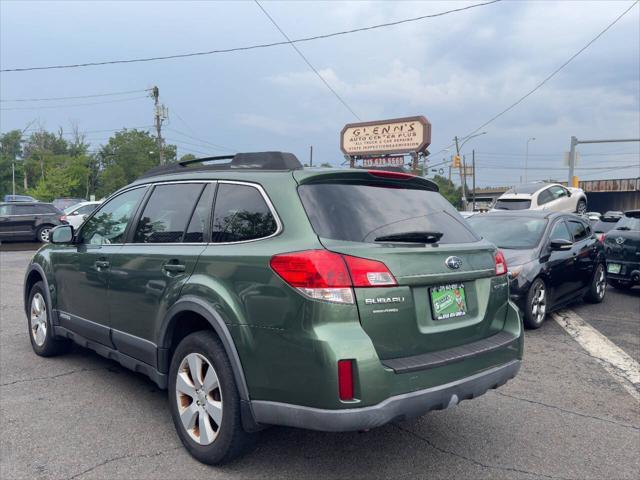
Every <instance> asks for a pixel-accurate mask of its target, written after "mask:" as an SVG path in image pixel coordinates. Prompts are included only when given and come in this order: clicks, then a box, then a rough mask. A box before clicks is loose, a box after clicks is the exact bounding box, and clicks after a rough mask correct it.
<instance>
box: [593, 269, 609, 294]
mask: <svg viewBox="0 0 640 480" xmlns="http://www.w3.org/2000/svg"><path fill="white" fill-rule="evenodd" d="M606 288H607V277H606V276H605V274H604V267H603V266H602V265H599V266H598V270H597V271H596V294H597V295H598V298H599V299H602V297H604V293H605V291H606Z"/></svg>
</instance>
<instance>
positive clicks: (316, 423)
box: [251, 360, 520, 432]
mask: <svg viewBox="0 0 640 480" xmlns="http://www.w3.org/2000/svg"><path fill="white" fill-rule="evenodd" d="M518 370H520V360H513V361H511V362H509V363H506V364H504V365H500V366H498V367H494V368H491V369H489V370H484V371H482V372H479V373H476V374H475V375H472V376H469V377H466V378H462V379H460V380H456V381H454V382H451V383H447V384H444V385H439V386H437V387H432V388H427V389H425V390H418V391H415V392H410V393H405V394H401V395H396V396H393V397H390V398H388V399H386V400H384V401H382V402H380V403H378V404H377V405H372V406H369V407H362V408H351V409H343V410H328V409H320V408H312V407H305V406H301V405H292V404H287V403H279V402H269V401H261V400H255V401H252V402H251V404H252V409H253V413H254V417H255V420H256V421H257V422H258V423H261V424H267V425H282V426H288V427H298V428H306V429H310V430H321V431H327V432H345V431H354V430H365V429H368V428H374V427H379V426H381V425H384V424H386V423H389V422H392V421H397V420H403V419H406V418H413V417H418V416H420V415H423V414H425V413H427V412H429V411H431V410H442V409H445V408H448V407H452V406H454V405H456V404H457V403H458V402H460V401H462V400H467V399H471V398H475V397H478V396H480V395H482V394H483V393H485V392H486V391H487V390H490V389H494V388H498V387H500V386H501V385H504V384H505V383H506V382H507V381H508V380H510V379H512V378H513V377H515V376H516V374H517V373H518Z"/></svg>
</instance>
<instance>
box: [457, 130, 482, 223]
mask: <svg viewBox="0 0 640 480" xmlns="http://www.w3.org/2000/svg"><path fill="white" fill-rule="evenodd" d="M486 133H487V132H480V133H476V134H475V135H470V136H468V137H466V138H465V139H464V141H463V142H462V143H460V142H459V139H458V137H457V136H455V137H454V139H453V140H454V141H455V143H456V155H457V156H458V157H460V149H461V148H462V146H463V145H464V144H465V143H467V142H468V141H469V140H471V139H472V138H476V137H479V136H480V135H485V134H486ZM464 168H465V167H464V166H463V165H460V183H461V184H462V210H463V211H465V212H466V211H467V195H466V193H465V186H466V184H467V181H466V180H467V179H466V174H467V172H465V171H464ZM474 173H475V172H474Z"/></svg>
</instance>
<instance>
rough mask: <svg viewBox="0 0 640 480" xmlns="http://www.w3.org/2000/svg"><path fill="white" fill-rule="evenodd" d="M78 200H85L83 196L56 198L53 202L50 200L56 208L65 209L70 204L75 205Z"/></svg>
mask: <svg viewBox="0 0 640 480" xmlns="http://www.w3.org/2000/svg"><path fill="white" fill-rule="evenodd" d="M80 202H86V200H85V199H84V198H56V199H55V200H54V201H53V202H51V203H52V204H53V206H54V207H56V208H57V209H58V210H61V211H63V210H65V209H66V208H68V207H70V206H72V205H76V204H78V203H80Z"/></svg>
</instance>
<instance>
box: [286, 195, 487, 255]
mask: <svg viewBox="0 0 640 480" xmlns="http://www.w3.org/2000/svg"><path fill="white" fill-rule="evenodd" d="M298 192H299V194H300V198H301V199H302V204H303V206H304V209H305V211H306V212H307V216H308V217H309V220H310V221H311V225H312V226H313V229H314V231H315V232H316V233H317V234H318V236H320V237H323V238H329V239H333V240H345V241H350V242H366V243H374V241H375V239H376V238H380V237H388V236H390V235H398V234H407V233H409V232H412V233H413V232H429V233H441V234H442V238H441V239H440V241H439V243H468V242H476V241H478V240H480V239H479V238H478V237H476V235H475V234H474V233H473V232H472V231H471V229H470V228H469V227H468V226H467V225H466V224H465V223H464V220H462V218H461V217H460V215H458V212H456V210H455V208H453V206H452V205H451V204H450V203H449V202H447V201H446V200H445V199H444V198H443V197H442V196H441V195H440V194H439V193H437V192H432V191H428V190H422V189H410V188H398V187H397V186H396V185H393V186H386V185H383V184H353V183H351V184H338V183H331V184H324V183H323V184H308V185H301V186H300V187H299V188H298Z"/></svg>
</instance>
